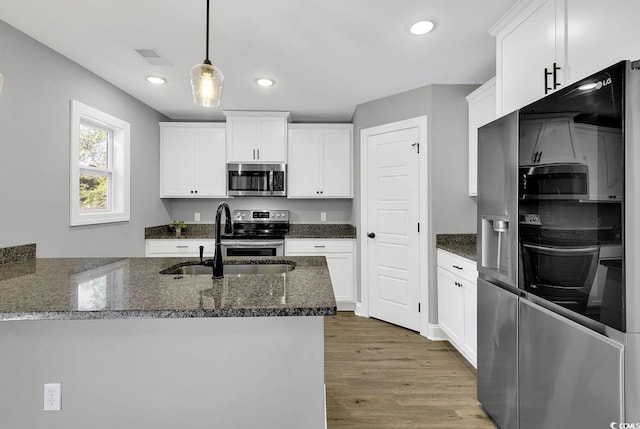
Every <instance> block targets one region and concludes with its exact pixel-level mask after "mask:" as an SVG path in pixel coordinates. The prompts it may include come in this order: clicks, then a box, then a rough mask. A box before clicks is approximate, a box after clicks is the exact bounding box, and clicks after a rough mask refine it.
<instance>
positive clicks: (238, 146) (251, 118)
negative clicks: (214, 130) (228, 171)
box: [224, 111, 289, 163]
mask: <svg viewBox="0 0 640 429" xmlns="http://www.w3.org/2000/svg"><path fill="white" fill-rule="evenodd" d="M224 114H225V116H226V117H227V125H226V129H227V161H228V162H254V163H258V162H259V163H282V162H287V123H288V121H289V112H249V111H225V112H224Z"/></svg>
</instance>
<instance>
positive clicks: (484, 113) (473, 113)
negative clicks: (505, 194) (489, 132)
mask: <svg viewBox="0 0 640 429" xmlns="http://www.w3.org/2000/svg"><path fill="white" fill-rule="evenodd" d="M466 98H467V102H468V103H469V196H472V197H475V196H477V195H478V128H480V127H481V126H483V125H486V124H488V123H489V122H491V121H493V120H494V119H496V79H495V78H493V79H491V80H490V81H488V82H487V83H485V84H484V85H482V86H481V87H480V88H478V89H476V90H475V91H473V92H472V93H471V94H469V95H467V97H466Z"/></svg>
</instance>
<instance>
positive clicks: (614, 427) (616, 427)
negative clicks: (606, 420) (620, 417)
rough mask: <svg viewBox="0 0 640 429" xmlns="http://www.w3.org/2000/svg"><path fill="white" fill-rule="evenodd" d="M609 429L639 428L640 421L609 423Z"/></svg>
mask: <svg viewBox="0 0 640 429" xmlns="http://www.w3.org/2000/svg"><path fill="white" fill-rule="evenodd" d="M609 427H610V428H611V429H640V423H616V422H611V424H609Z"/></svg>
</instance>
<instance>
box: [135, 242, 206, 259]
mask: <svg viewBox="0 0 640 429" xmlns="http://www.w3.org/2000/svg"><path fill="white" fill-rule="evenodd" d="M145 241H146V243H145V256H146V257H148V258H149V257H157V258H166V257H174V256H188V257H194V258H197V257H199V256H200V246H204V255H205V257H209V258H211V257H213V251H214V249H215V240H214V239H202V240H200V239H175V240H171V239H157V240H153V239H150V240H145Z"/></svg>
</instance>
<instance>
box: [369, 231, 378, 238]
mask: <svg viewBox="0 0 640 429" xmlns="http://www.w3.org/2000/svg"><path fill="white" fill-rule="evenodd" d="M367 237H369V238H376V233H375V232H370V233H369V234H367Z"/></svg>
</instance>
